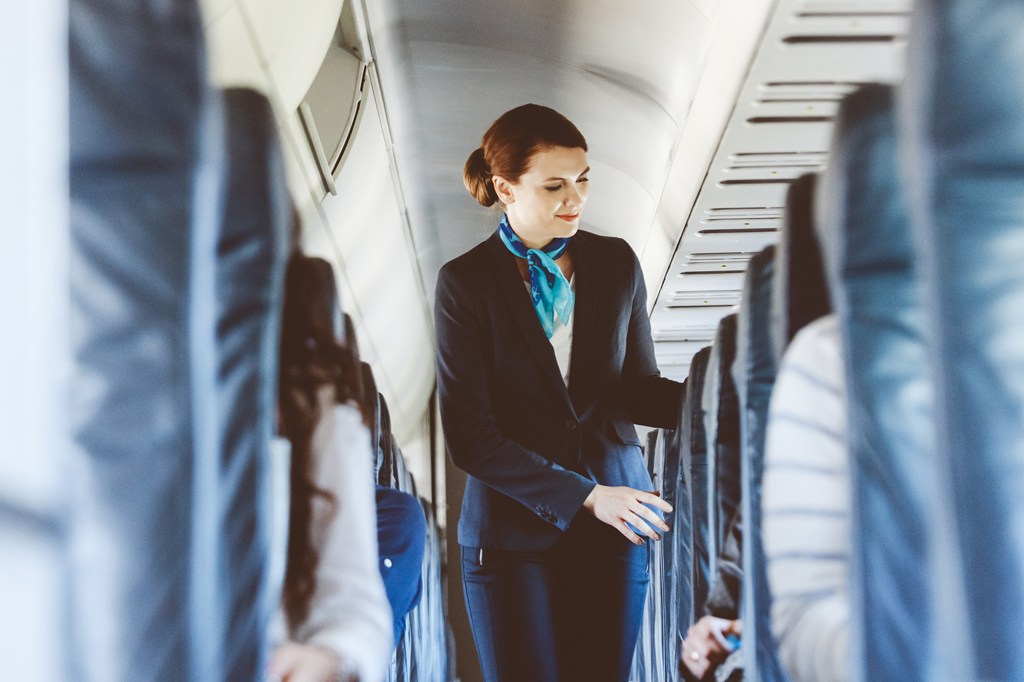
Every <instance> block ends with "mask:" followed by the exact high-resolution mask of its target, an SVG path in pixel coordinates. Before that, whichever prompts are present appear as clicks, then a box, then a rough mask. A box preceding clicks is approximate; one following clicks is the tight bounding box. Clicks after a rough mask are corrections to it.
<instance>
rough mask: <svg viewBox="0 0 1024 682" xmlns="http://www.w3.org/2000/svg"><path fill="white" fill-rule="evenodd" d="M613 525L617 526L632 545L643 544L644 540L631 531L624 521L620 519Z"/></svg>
mask: <svg viewBox="0 0 1024 682" xmlns="http://www.w3.org/2000/svg"><path fill="white" fill-rule="evenodd" d="M615 527H616V528H618V529H619V532H620V533H622V534H623V535H624V536H626V539H627V540H629V541H630V542H632V543H633V544H634V545H642V544H644V541H643V540H641V539H640V537H639V536H638V535H637V534H636V533H634V532H633V531H631V530H630V529H629V526H627V525H626V523H625V522H624V521H622V520H620V521H619V522H618V524H616V526H615Z"/></svg>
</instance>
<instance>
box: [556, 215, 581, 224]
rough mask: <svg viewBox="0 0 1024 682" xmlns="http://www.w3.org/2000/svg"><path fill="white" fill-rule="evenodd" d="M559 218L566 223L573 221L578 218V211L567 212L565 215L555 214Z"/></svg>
mask: <svg viewBox="0 0 1024 682" xmlns="http://www.w3.org/2000/svg"><path fill="white" fill-rule="evenodd" d="M555 217H556V218H558V219H559V220H564V221H565V222H567V223H574V222H576V221H577V220H579V219H580V214H579V213H567V214H565V215H560V216H555Z"/></svg>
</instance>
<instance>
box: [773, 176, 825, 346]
mask: <svg viewBox="0 0 1024 682" xmlns="http://www.w3.org/2000/svg"><path fill="white" fill-rule="evenodd" d="M817 185H818V176H817V174H815V173H808V174H806V175H802V176H800V177H799V178H797V179H796V180H795V181H794V182H793V184H791V185H790V186H789V191H788V192H787V193H786V218H785V220H784V221H783V225H782V231H781V233H780V234H779V243H778V245H777V246H776V249H775V284H774V287H775V291H774V293H773V294H772V338H773V341H772V345H773V347H774V349H775V364H776V365H778V364H779V362H781V360H782V354H783V353H784V352H785V350H786V346H788V345H789V342H790V341H792V340H793V337H794V336H796V333H797V332H798V331H800V330H801V329H802V328H804V327H805V326H807V325H808V324H810V323H811V322H813V321H814V320H816V319H818V318H819V317H821V316H822V315H827V314H828V313H829V312H830V310H831V305H830V303H829V291H828V286H827V285H826V284H825V270H824V268H825V264H824V262H823V261H822V257H821V248H820V246H819V244H818V235H817V234H816V233H815V229H814V223H815V217H814V200H815V190H816V187H817Z"/></svg>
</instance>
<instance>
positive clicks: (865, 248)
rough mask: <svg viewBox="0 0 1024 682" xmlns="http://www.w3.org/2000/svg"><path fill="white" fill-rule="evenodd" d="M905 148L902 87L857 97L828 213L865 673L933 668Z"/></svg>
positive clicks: (925, 385) (920, 365)
mask: <svg viewBox="0 0 1024 682" xmlns="http://www.w3.org/2000/svg"><path fill="white" fill-rule="evenodd" d="M898 154H899V145H898V140H897V139H896V120H895V115H894V111H893V94H892V90H891V88H889V87H887V86H882V85H872V86H866V87H864V88H862V89H861V90H858V91H857V92H855V93H853V94H851V95H850V96H848V97H847V98H846V99H845V100H844V101H843V102H842V104H841V106H840V109H839V115H838V118H837V122H836V128H835V131H834V138H833V143H832V152H831V160H830V163H829V168H828V171H827V172H826V174H825V176H824V178H823V180H822V183H821V184H822V191H821V197H820V206H819V211H818V212H819V219H818V221H819V227H820V230H821V234H822V243H823V245H824V247H825V248H824V252H825V255H826V257H827V265H828V267H827V271H828V274H829V280H830V285H831V290H832V300H833V302H834V306H835V311H836V315H837V317H838V320H839V328H840V336H841V340H842V347H843V359H844V365H845V376H846V382H845V383H846V385H847V403H848V409H847V415H848V418H847V423H848V426H847V433H848V448H849V453H850V464H851V468H850V471H851V477H852V482H853V496H852V499H851V502H852V510H851V527H852V531H853V543H852V549H853V557H852V559H853V560H852V562H851V564H852V565H851V567H852V573H851V595H850V596H851V619H852V620H851V628H852V632H851V635H852V637H851V643H852V646H853V647H855V649H854V652H853V655H852V660H853V661H855V665H857V666H858V667H859V670H858V671H857V673H856V676H855V679H857V678H859V679H883V678H885V677H886V676H888V675H891V674H892V671H895V670H899V671H900V677H901V678H902V679H907V680H925V679H929V677H930V676H929V675H928V671H927V665H928V651H929V646H930V636H929V632H930V629H931V623H932V622H933V618H932V614H931V612H930V608H929V598H928V592H929V566H930V565H931V563H930V560H929V555H928V542H927V538H928V525H929V517H930V510H931V501H930V497H929V496H930V494H931V491H932V490H933V489H934V485H935V478H934V477H935V456H934V450H935V443H934V435H933V422H932V382H931V377H930V372H929V367H928V359H927V349H926V346H925V342H924V338H923V333H924V319H923V314H924V309H923V306H922V301H921V292H920V289H919V287H918V283H917V281H916V278H915V272H914V260H915V259H914V253H913V248H912V244H911V236H910V226H909V222H908V219H907V214H906V209H905V205H904V197H903V194H904V193H903V188H902V184H903V183H902V180H901V178H900V168H899V158H898ZM907 623H915V624H916V625H915V626H914V627H906V624H907ZM908 651H913V652H915V655H914V656H908V655H907V652H908Z"/></svg>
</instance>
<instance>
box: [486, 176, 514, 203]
mask: <svg viewBox="0 0 1024 682" xmlns="http://www.w3.org/2000/svg"><path fill="white" fill-rule="evenodd" d="M491 183H492V184H493V185H494V192H495V193H496V194H497V195H498V201H500V202H501V203H503V204H505V205H506V206H508V205H510V204H514V203H515V201H516V197H515V194H514V193H513V191H512V183H511V182H509V181H508V180H506V179H505V178H503V177H501V176H500V175H493V176H491Z"/></svg>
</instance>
